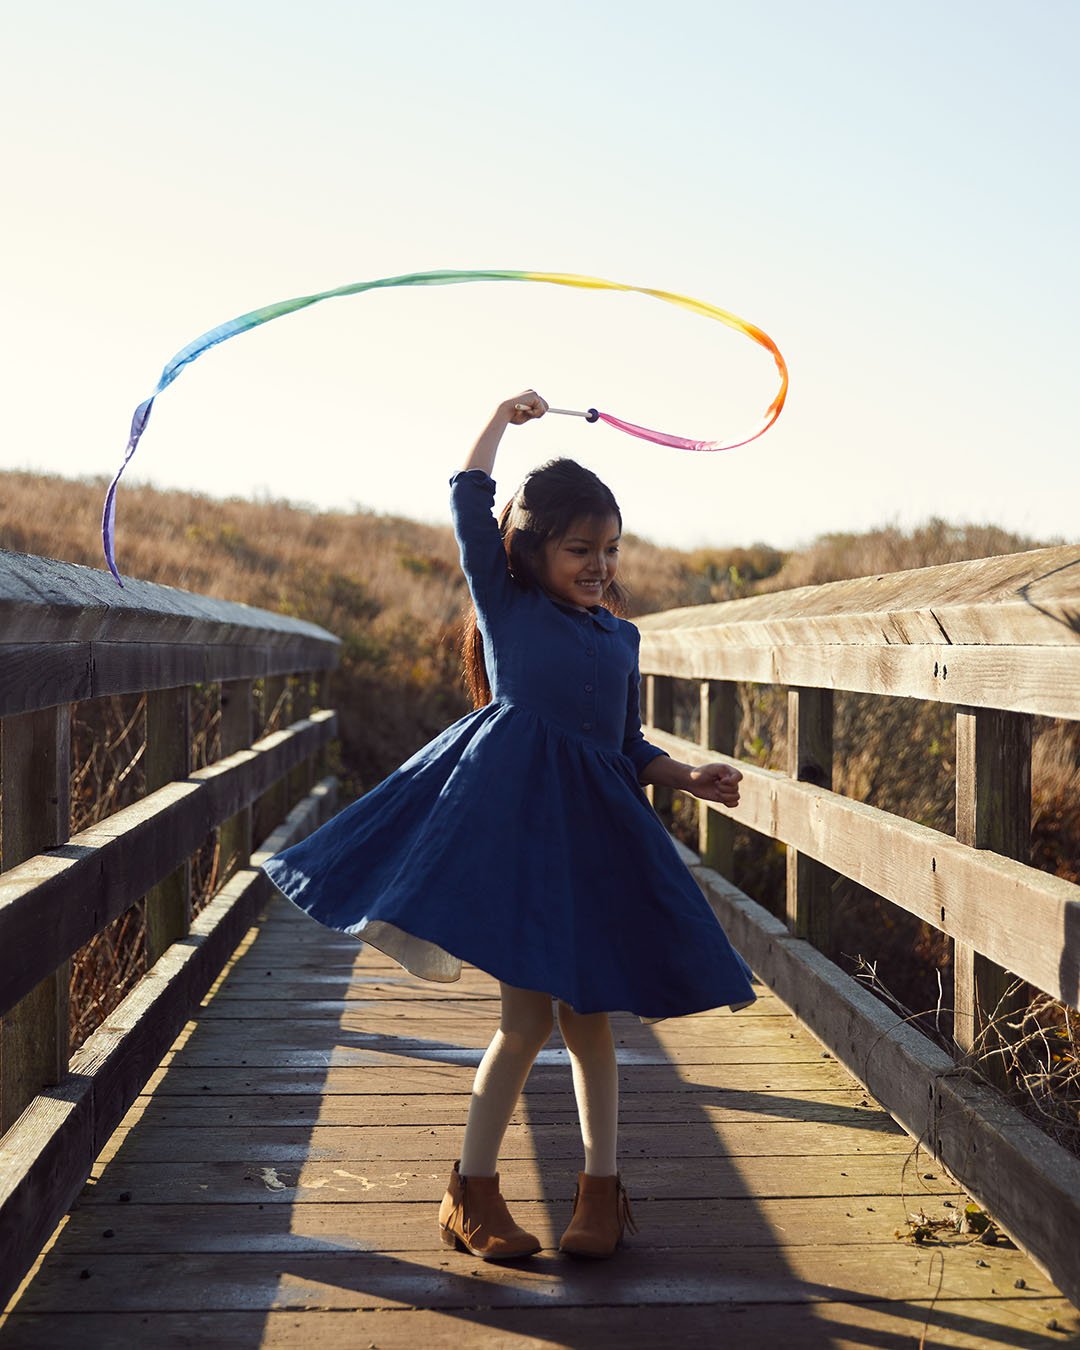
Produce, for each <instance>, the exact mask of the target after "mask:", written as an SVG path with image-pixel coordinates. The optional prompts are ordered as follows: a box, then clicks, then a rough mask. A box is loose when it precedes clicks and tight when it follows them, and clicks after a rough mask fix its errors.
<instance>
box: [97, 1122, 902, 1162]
mask: <svg viewBox="0 0 1080 1350" xmlns="http://www.w3.org/2000/svg"><path fill="white" fill-rule="evenodd" d="M433 1132H434V1127H432V1126H428V1125H407V1126H386V1125H378V1126H374V1127H367V1126H364V1125H356V1126H350V1125H330V1126H323V1125H315V1126H314V1127H311V1128H297V1129H290V1128H288V1127H285V1126H280V1127H273V1126H266V1127H265V1128H262V1129H259V1130H194V1131H193V1130H189V1129H170V1128H167V1127H165V1126H161V1127H158V1128H156V1129H154V1130H152V1131H148V1130H133V1131H131V1133H130V1134H129V1135H127V1136H126V1137H125V1138H124V1141H123V1152H124V1160H125V1161H126V1162H152V1163H188V1162H241V1163H244V1164H246V1165H253V1164H255V1163H260V1164H267V1165H272V1166H275V1167H293V1168H295V1167H296V1166H297V1165H298V1164H300V1163H303V1162H304V1161H305V1159H307V1158H308V1157H309V1156H312V1155H314V1156H316V1157H318V1158H321V1159H323V1160H324V1161H335V1162H341V1163H350V1162H357V1161H364V1162H378V1161H381V1160H382V1159H385V1158H406V1159H412V1160H413V1161H414V1162H419V1161H422V1160H423V1159H425V1158H427V1157H428V1156H429V1154H430V1152H431V1151H432V1134H433ZM456 1136H457V1131H456V1130H455V1129H454V1127H452V1126H448V1127H446V1129H445V1143H444V1144H443V1146H442V1148H441V1149H439V1150H438V1151H439V1152H440V1153H442V1154H443V1155H445V1154H446V1153H447V1152H452V1150H453V1148H454V1144H455V1139H456ZM655 1143H656V1136H655V1131H654V1127H653V1126H652V1124H651V1123H649V1124H636V1123H633V1122H631V1123H628V1124H626V1125H624V1126H623V1127H622V1128H621V1129H620V1131H619V1151H620V1155H621V1157H622V1159H623V1160H624V1165H629V1160H631V1159H632V1158H635V1157H637V1158H648V1157H650V1156H651V1155H652V1153H653V1152H655ZM436 1147H437V1144H436ZM718 1147H722V1149H723V1152H724V1155H725V1156H726V1157H728V1158H777V1157H783V1156H787V1157H799V1158H804V1159H807V1158H821V1157H824V1158H831V1157H835V1156H837V1155H838V1154H848V1153H867V1154H869V1153H877V1154H889V1155H892V1156H897V1157H906V1156H907V1155H908V1154H909V1153H910V1152H911V1142H910V1140H909V1139H908V1137H907V1135H906V1134H905V1133H904V1131H903V1130H901V1129H900V1128H899V1127H898V1126H897V1125H895V1124H894V1123H893V1122H892V1121H891V1120H890V1119H889V1117H888V1116H887V1115H885V1114H884V1113H883V1112H876V1113H875V1115H874V1117H870V1116H869V1115H867V1117H866V1119H865V1120H863V1121H862V1123H861V1124H860V1125H859V1126H858V1127H852V1126H844V1125H839V1124H833V1125H832V1126H830V1128H829V1129H828V1131H824V1130H822V1129H821V1128H820V1126H819V1125H817V1124H816V1123H813V1122H807V1121H785V1120H779V1119H768V1120H760V1119H759V1120H753V1119H752V1120H743V1119H736V1120H732V1121H728V1122H726V1123H725V1124H724V1127H723V1129H722V1130H721V1131H717V1130H716V1129H714V1128H713V1126H712V1124H710V1123H709V1122H707V1121H706V1122H695V1123H693V1124H687V1125H682V1126H680V1127H678V1128H675V1127H668V1128H667V1129H666V1130H665V1137H664V1148H665V1150H666V1151H667V1152H668V1153H669V1155H670V1156H671V1157H672V1158H712V1157H714V1156H715V1154H716V1151H717V1148H718ZM533 1156H535V1157H537V1158H539V1159H540V1160H541V1161H550V1160H555V1159H560V1160H561V1159H577V1158H580V1157H581V1139H580V1136H579V1135H578V1132H577V1131H576V1130H567V1129H566V1127H565V1126H564V1125H563V1124H562V1123H558V1124H554V1125H551V1124H545V1123H542V1122H536V1121H533V1122H530V1124H529V1125H511V1126H509V1128H508V1129H507V1132H506V1137H505V1139H504V1141H503V1147H502V1151H501V1153H500V1155H499V1161H500V1166H501V1165H502V1163H503V1161H504V1160H505V1161H509V1160H510V1159H512V1158H531V1157H533Z"/></svg>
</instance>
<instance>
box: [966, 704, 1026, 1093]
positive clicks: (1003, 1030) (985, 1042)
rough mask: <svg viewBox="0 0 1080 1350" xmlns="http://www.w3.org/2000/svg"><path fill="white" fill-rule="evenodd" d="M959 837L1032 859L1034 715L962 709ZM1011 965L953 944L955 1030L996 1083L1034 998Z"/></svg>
mask: <svg viewBox="0 0 1080 1350" xmlns="http://www.w3.org/2000/svg"><path fill="white" fill-rule="evenodd" d="M956 839H957V842H958V843H961V844H966V845H967V846H968V847H969V848H988V849H992V850H993V851H994V852H995V853H1000V854H1003V855H1004V856H1005V857H1008V858H1016V859H1017V860H1018V861H1019V862H1027V861H1028V858H1029V856H1030V845H1031V718H1030V717H1028V716H1025V715H1023V714H1019V713H1006V712H997V711H994V710H991V709H988V708H978V709H977V708H958V709H957V712H956ZM1017 983H1018V982H1017V980H1016V978H1015V976H1013V975H1011V974H1010V973H1009V971H1007V970H1005V969H1004V968H1003V967H1002V966H1000V965H998V964H996V963H995V962H993V961H989V960H987V958H986V957H985V956H983V955H982V954H981V953H980V952H978V951H976V950H975V949H974V948H973V947H971V946H969V945H968V944H966V943H961V942H957V943H954V945H953V1026H954V1030H953V1036H954V1038H955V1041H956V1045H957V1047H958V1049H959V1050H960V1051H961V1053H963V1054H965V1055H970V1056H971V1057H972V1058H973V1059H974V1060H975V1061H976V1062H977V1064H978V1068H979V1072H980V1073H981V1074H982V1075H983V1077H984V1078H986V1079H988V1080H989V1081H990V1082H991V1083H993V1084H994V1086H995V1087H998V1088H1001V1089H1002V1090H1003V1091H1005V1090H1007V1089H1008V1088H1009V1086H1010V1083H1011V1078H1010V1074H1009V1067H1008V1060H1007V1059H1006V1058H1005V1055H1006V1054H1007V1047H1008V1044H1009V1041H1010V1040H1011V1039H1015V1032H1014V1031H1012V1030H1010V1028H1009V1025H1008V1024H1009V1022H1011V1021H1015V1019H1016V1017H1017V1015H1018V1014H1019V1013H1020V1012H1021V1011H1022V1009H1023V1008H1024V1007H1025V1006H1026V1005H1027V1003H1028V1002H1029V996H1028V991H1027V990H1026V989H1025V988H1024V986H1023V985H1022V984H1021V985H1020V986H1019V988H1017V987H1016V986H1017Z"/></svg>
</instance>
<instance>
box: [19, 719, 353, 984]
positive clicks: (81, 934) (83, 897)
mask: <svg viewBox="0 0 1080 1350" xmlns="http://www.w3.org/2000/svg"><path fill="white" fill-rule="evenodd" d="M334 725H335V714H334V713H332V712H320V713H315V714H314V715H313V716H312V717H311V718H309V719H306V720H305V721H303V722H298V723H297V724H296V725H295V726H293V727H291V728H290V729H289V730H288V731H281V732H276V733H275V734H274V735H272V736H268V737H266V738H265V739H264V740H263V741H261V742H259V744H258V745H256V746H254V747H253V748H252V749H251V750H248V751H239V752H237V753H236V754H234V755H230V756H228V757H227V758H225V759H223V760H219V761H218V762H217V763H216V764H212V765H210V766H209V767H208V768H205V769H199V770H197V771H196V772H194V773H192V774H190V775H189V776H188V778H186V779H185V780H184V781H183V782H178V783H172V784H170V785H169V786H167V787H164V788H159V789H158V791H157V792H155V793H152V794H151V795H150V796H149V797H146V798H145V799H143V800H142V801H139V802H136V803H134V804H133V805H131V806H129V807H126V808H125V809H124V810H122V811H118V812H116V813H115V815H112V816H110V817H109V818H108V820H106V821H103V822H101V824H99V825H94V826H92V827H91V828H90V829H88V830H84V831H82V833H80V834H79V835H77V836H76V837H75V838H74V839H72V840H71V841H70V843H68V844H67V845H66V846H65V847H64V848H62V849H55V850H53V851H52V852H49V853H45V854H39V855H38V856H37V857H34V858H32V859H31V860H30V861H28V862H25V863H21V864H20V865H19V866H18V867H15V868H13V869H12V870H11V871H10V872H5V873H4V874H3V876H2V877H0V1008H8V1007H11V1006H12V1005H13V1004H14V1003H15V1002H16V1000H18V999H19V998H21V997H22V996H23V995H24V994H25V993H27V992H28V991H29V990H30V989H31V988H32V987H33V986H34V984H35V983H36V982H37V981H39V980H40V979H42V978H44V977H45V976H46V975H47V974H48V973H49V972H50V971H51V970H53V969H55V967H56V965H57V964H58V963H59V962H60V961H61V960H64V959H65V958H66V957H67V956H69V955H70V954H71V953H73V952H75V951H78V949H79V948H80V947H81V946H83V945H84V944H85V943H86V942H88V941H89V940H90V939H91V938H92V937H93V936H94V934H95V933H97V932H100V930H101V929H102V928H104V927H105V925H106V924H107V923H109V922H110V921H111V920H112V919H113V918H115V917H116V916H117V915H119V914H122V913H123V912H124V911H125V910H126V909H128V908H129V907H130V906H131V905H132V904H133V903H134V902H135V901H136V900H137V899H139V897H140V896H142V895H144V894H145V893H146V892H147V891H148V890H149V889H150V887H151V886H153V885H154V884H155V882H157V881H159V880H160V879H161V877H162V876H163V875H168V873H169V872H170V871H171V870H172V869H173V868H175V867H177V866H178V865H179V864H180V863H181V862H183V860H184V859H185V858H188V857H190V855H191V854H192V853H193V852H194V850H195V849H196V848H197V847H198V846H199V845H200V844H201V843H202V841H203V840H204V839H205V838H206V836H207V834H208V833H209V832H210V830H211V829H213V828H214V827H215V826H216V825H218V824H220V822H221V821H223V820H226V819H227V818H228V817H229V816H232V815H234V814H235V813H236V811H237V810H238V809H240V808H241V807H242V806H244V805H245V804H247V803H248V802H250V801H252V800H253V798H254V797H256V796H257V795H258V794H259V793H261V792H263V791H264V790H265V788H266V785H267V784H268V783H269V782H272V781H274V780H275V779H277V778H279V777H280V776H281V775H282V774H284V773H287V772H288V770H289V769H290V768H291V767H292V766H293V765H294V764H296V763H297V762H299V760H301V759H303V758H305V757H306V756H307V755H309V754H311V753H312V751H313V750H314V748H315V747H316V746H318V745H320V744H322V743H323V742H324V741H326V740H327V739H329V737H330V736H332V735H333V732H334ZM318 800H320V802H321V801H322V798H321V797H320V798H319V799H318Z"/></svg>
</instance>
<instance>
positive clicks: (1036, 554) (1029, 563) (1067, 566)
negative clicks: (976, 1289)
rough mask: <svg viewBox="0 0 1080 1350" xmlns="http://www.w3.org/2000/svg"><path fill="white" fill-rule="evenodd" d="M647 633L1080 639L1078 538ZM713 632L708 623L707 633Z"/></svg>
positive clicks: (722, 610)
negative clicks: (1076, 541)
mask: <svg viewBox="0 0 1080 1350" xmlns="http://www.w3.org/2000/svg"><path fill="white" fill-rule="evenodd" d="M634 622H635V623H636V624H637V626H638V627H639V628H640V629H641V632H642V636H643V637H644V635H645V634H646V633H654V632H657V633H659V632H664V633H667V632H675V631H677V632H680V633H683V634H688V633H694V632H700V635H701V640H702V642H703V643H704V644H706V645H717V646H719V645H726V646H733V647H774V646H794V647H820V646H824V645H829V644H834V643H847V644H851V645H855V646H861V645H867V646H871V647H880V646H893V645H900V646H909V645H910V646H920V645H924V644H930V645H933V646H938V645H941V644H942V643H944V644H946V645H957V646H964V645H972V646H980V645H982V644H984V643H989V644H991V645H995V646H1001V645H1006V644H1008V645H1014V644H1015V645H1020V646H1034V647H1044V646H1063V647H1068V646H1073V647H1076V646H1080V545H1067V546H1061V547H1057V548H1042V549H1035V550H1033V551H1032V552H1029V553H1012V554H1007V555H1006V556H1005V557H1000V558H981V559H978V560H976V561H974V562H963V563H947V564H946V565H945V566H942V567H923V568H919V569H917V570H915V571H908V572H890V573H888V574H887V575H884V576H874V577H860V578H858V579H856V580H853V581H833V582H829V583H827V584H825V585H821V586H803V587H799V588H797V589H795V590H790V591H770V592H768V593H767V594H764V595H752V596H748V597H747V598H746V599H743V600H727V601H724V602H722V603H719V604H712V605H694V606H691V607H689V608H685V609H672V610H666V611H665V612H663V613H660V614H648V615H645V616H644V617H643V618H641V619H635V620H634ZM705 630H708V631H705Z"/></svg>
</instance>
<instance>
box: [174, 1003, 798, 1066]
mask: <svg viewBox="0 0 1080 1350" xmlns="http://www.w3.org/2000/svg"><path fill="white" fill-rule="evenodd" d="M682 1020H683V1019H681V1018H680V1019H679V1021H680V1023H681V1022H682ZM696 1022H697V1026H695V1027H684V1026H681V1025H680V1026H677V1027H676V1028H675V1029H674V1030H673V1031H671V1032H670V1033H667V1034H665V1024H663V1023H661V1024H659V1025H658V1026H657V1030H656V1033H655V1034H654V1033H653V1031H652V1028H651V1027H646V1028H642V1027H640V1026H637V1027H633V1026H625V1025H624V1024H623V1022H622V1020H621V1019H620V1022H619V1024H618V1028H617V1030H616V1036H615V1047H616V1051H617V1053H618V1054H621V1055H624V1056H625V1058H626V1061H627V1062H628V1063H632V1062H634V1061H635V1060H637V1059H638V1058H639V1057H640V1056H642V1055H645V1056H647V1057H648V1058H652V1057H653V1056H654V1055H655V1054H656V1053H657V1052H660V1053H662V1052H664V1051H666V1050H668V1049H670V1050H671V1052H672V1054H681V1055H687V1056H689V1055H691V1054H693V1055H699V1054H700V1055H702V1056H704V1055H710V1054H711V1052H712V1051H714V1050H715V1049H716V1048H717V1047H718V1046H733V1047H734V1046H738V1047H741V1048H744V1049H751V1048H752V1049H755V1050H757V1049H760V1050H761V1051H763V1052H768V1051H771V1052H775V1053H778V1052H780V1051H781V1050H783V1049H785V1048H787V1047H789V1046H790V1047H792V1048H794V1049H796V1050H798V1051H800V1052H801V1051H802V1049H803V1046H804V1044H806V1043H808V1038H807V1037H805V1035H801V1034H799V1033H797V1032H796V1031H794V1030H791V1029H790V1024H789V1023H787V1022H785V1021H784V1020H783V1019H781V1018H775V1017H758V1018H747V1019H743V1018H741V1017H739V1016H738V1014H734V1015H733V1014H730V1013H725V1014H719V1015H715V1016H713V1015H710V1014H707V1013H705V1014H701V1015H700V1016H699V1017H698V1018H697V1019H696ZM498 1024H499V1019H498V1015H497V1013H495V1011H494V1010H492V1009H491V1008H489V1007H488V1005H486V1004H481V1005H479V1007H478V1008H477V1007H475V1005H474V1010H473V1012H472V1013H471V1014H469V1013H468V1010H467V1008H466V1009H456V1008H455V1007H454V1005H453V1004H450V1005H449V1007H448V1008H447V1009H445V1010H444V1011H443V1013H442V1016H441V1018H440V1023H439V1027H440V1028H441V1034H439V1036H438V1039H435V1038H434V1037H433V1035H432V1033H433V1032H434V1031H436V1030H437V1029H436V1028H434V1027H433V1026H432V1022H431V1013H430V1010H428V1009H426V1008H425V1007H424V1005H423V1004H417V1006H416V1012H415V1014H413V1015H409V1014H402V1015H401V1016H400V1017H397V1018H394V1019H393V1021H392V1022H382V1023H380V1022H377V1021H373V1019H372V1018H371V1017H370V1015H369V1014H368V1013H367V1012H366V1011H365V1010H364V1009H363V1008H361V1009H359V1010H358V1011H348V1010H347V1011H346V1012H344V1013H342V1014H340V1015H338V1016H332V1017H325V1016H322V1017H319V1016H316V1017H307V1018H305V1017H299V1016H296V1015H290V1013H289V1011H288V1009H279V1010H278V1011H277V1012H276V1013H275V1014H274V1015H273V1016H272V1017H269V1016H268V1017H263V1018H259V1019H257V1020H254V1021H250V1020H245V1021H238V1020H237V1019H236V1018H227V1019H220V1018H210V1017H206V1018H203V1019H202V1020H201V1022H200V1030H199V1032H198V1036H197V1039H198V1042H199V1046H198V1048H200V1049H201V1047H202V1046H203V1045H205V1046H207V1047H209V1048H211V1049H213V1050H214V1051H215V1052H217V1053H220V1054H228V1053H232V1051H233V1050H234V1049H236V1048H240V1049H242V1050H243V1051H245V1052H246V1051H251V1052H256V1051H258V1050H259V1049H261V1048H262V1047H263V1046H278V1047H280V1048H281V1049H282V1050H290V1049H306V1048H309V1047H310V1048H316V1049H317V1048H318V1047H319V1046H321V1045H322V1044H323V1043H324V1042H325V1041H326V1040H327V1039H330V1040H333V1041H334V1042H335V1043H336V1044H337V1045H339V1046H348V1045H353V1046H363V1047H370V1048H372V1049H380V1050H383V1051H386V1052H388V1053H394V1052H395V1051H396V1052H397V1053H399V1054H401V1055H408V1054H410V1053H411V1052H412V1053H415V1054H416V1055H417V1056H418V1057H421V1058H422V1057H423V1054H424V1053H425V1052H427V1051H439V1050H442V1049H451V1050H454V1051H460V1052H462V1053H464V1054H466V1055H470V1056H471V1053H472V1050H474V1049H478V1050H484V1049H486V1048H487V1045H488V1042H489V1041H490V1040H491V1037H492V1036H493V1034H494V1032H495V1029H496V1027H497V1026H498ZM540 1053H541V1054H542V1055H544V1056H545V1057H546V1056H548V1055H549V1054H552V1055H562V1054H565V1048H564V1047H563V1045H562V1038H561V1037H560V1036H559V1035H558V1034H557V1033H556V1034H554V1035H553V1036H552V1038H551V1040H549V1041H548V1043H547V1046H546V1047H545V1048H544V1049H543V1050H541V1052H540Z"/></svg>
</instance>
